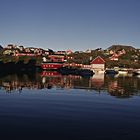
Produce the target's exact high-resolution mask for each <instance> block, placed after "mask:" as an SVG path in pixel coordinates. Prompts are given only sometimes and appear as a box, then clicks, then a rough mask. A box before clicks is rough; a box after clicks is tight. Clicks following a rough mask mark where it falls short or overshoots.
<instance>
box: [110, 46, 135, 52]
mask: <svg viewBox="0 0 140 140" xmlns="http://www.w3.org/2000/svg"><path fill="white" fill-rule="evenodd" d="M122 49H124V50H126V51H133V50H135V48H134V47H132V46H127V45H112V46H111V47H109V48H108V50H115V51H119V50H122Z"/></svg>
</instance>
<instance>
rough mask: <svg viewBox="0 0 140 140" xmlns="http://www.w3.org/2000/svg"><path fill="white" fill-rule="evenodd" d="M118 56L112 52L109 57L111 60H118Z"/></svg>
mask: <svg viewBox="0 0 140 140" xmlns="http://www.w3.org/2000/svg"><path fill="white" fill-rule="evenodd" d="M119 56H120V55H118V54H116V53H114V54H113V55H112V56H111V57H109V59H110V60H112V61H118V60H119Z"/></svg>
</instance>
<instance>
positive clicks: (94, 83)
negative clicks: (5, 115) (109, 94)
mask: <svg viewBox="0 0 140 140" xmlns="http://www.w3.org/2000/svg"><path fill="white" fill-rule="evenodd" d="M103 86H104V74H103V73H102V74H95V75H94V76H93V78H92V79H91V87H96V88H101V87H103Z"/></svg>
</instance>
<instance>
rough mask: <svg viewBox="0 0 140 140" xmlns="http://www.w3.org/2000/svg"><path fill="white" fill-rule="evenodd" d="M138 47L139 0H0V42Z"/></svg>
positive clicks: (64, 47) (84, 47)
mask: <svg viewBox="0 0 140 140" xmlns="http://www.w3.org/2000/svg"><path fill="white" fill-rule="evenodd" d="M7 44H16V45H23V46H25V47H41V48H44V49H47V48H50V49H53V50H69V49H71V50H72V51H77V50H81V51H84V50H87V49H96V48H103V49H107V48H108V47H110V46H111V45H113V44H115V45H118V44H121V45H131V46H133V47H135V48H140V0H0V45H2V46H3V47H5V46H6V45H7Z"/></svg>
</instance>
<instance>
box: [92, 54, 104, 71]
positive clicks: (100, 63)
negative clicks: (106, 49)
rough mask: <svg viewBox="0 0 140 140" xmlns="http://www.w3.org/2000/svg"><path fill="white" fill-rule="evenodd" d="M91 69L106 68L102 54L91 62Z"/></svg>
mask: <svg viewBox="0 0 140 140" xmlns="http://www.w3.org/2000/svg"><path fill="white" fill-rule="evenodd" d="M91 69H92V70H94V71H97V72H98V71H104V69H105V61H104V59H103V58H101V57H100V56H98V57H96V58H95V59H94V60H92V62H91Z"/></svg>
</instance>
